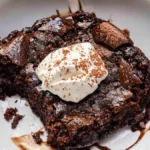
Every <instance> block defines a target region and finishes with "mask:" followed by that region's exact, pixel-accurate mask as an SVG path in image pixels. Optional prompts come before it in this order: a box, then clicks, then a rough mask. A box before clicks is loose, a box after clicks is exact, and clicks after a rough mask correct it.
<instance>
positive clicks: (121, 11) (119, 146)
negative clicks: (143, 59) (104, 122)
mask: <svg viewBox="0 0 150 150" xmlns="http://www.w3.org/2000/svg"><path fill="white" fill-rule="evenodd" d="M72 1H75V0H72ZM82 3H83V4H84V9H85V10H88V11H90V12H96V14H97V16H98V17H100V18H103V19H106V20H107V19H110V18H111V19H112V20H113V23H114V24H116V25H117V26H118V27H120V28H122V29H124V28H128V29H129V30H130V31H131V38H132V39H133V41H134V42H135V45H137V46H138V47H140V48H141V49H142V50H143V51H144V52H145V54H146V55H147V56H148V57H149V58H150V0H83V1H82ZM67 5H68V4H67V0H66V1H65V0H53V1H52V0H0V36H1V37H5V36H7V34H9V33H10V31H12V30H15V29H18V30H20V29H22V28H23V27H25V26H31V25H32V24H33V23H34V22H35V21H36V20H37V19H40V18H43V17H48V16H50V15H52V14H55V10H56V9H58V10H60V12H66V11H67V10H68V9H67V8H68V6H67ZM16 99H19V97H14V98H12V100H10V99H9V101H6V102H2V101H0V150H17V147H15V145H14V144H13V143H12V142H11V140H10V137H13V136H19V135H23V134H27V133H30V132H32V131H37V130H38V129H40V128H41V126H42V124H41V123H40V121H39V119H38V118H37V117H36V116H35V115H33V114H32V112H31V110H30V108H29V107H27V106H25V105H24V103H25V102H24V101H23V102H21V104H20V103H17V105H18V106H17V107H18V108H19V112H20V114H25V115H26V116H25V118H24V119H23V121H21V122H20V124H19V126H18V127H17V129H16V130H11V128H10V126H11V125H10V123H7V122H6V121H5V120H4V119H3V113H4V111H5V109H6V106H14V107H15V105H16V104H15V103H14V101H15V100H16ZM138 135H139V132H136V133H131V131H130V130H129V129H127V128H124V129H123V130H122V131H119V132H118V133H117V134H114V135H112V136H111V137H110V138H109V139H107V140H105V141H104V142H102V145H107V146H108V147H110V148H112V150H124V149H125V148H127V147H128V146H130V145H131V144H132V143H134V141H136V139H137V137H138ZM149 139H150V134H149V132H148V133H147V134H146V135H145V136H144V138H143V139H142V141H141V142H139V143H138V144H137V145H136V146H135V147H133V148H132V150H150V142H149Z"/></svg>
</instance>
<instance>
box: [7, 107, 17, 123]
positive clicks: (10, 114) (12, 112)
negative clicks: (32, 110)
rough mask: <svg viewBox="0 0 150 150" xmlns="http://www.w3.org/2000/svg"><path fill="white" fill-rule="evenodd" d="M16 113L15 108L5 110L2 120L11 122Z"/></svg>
mask: <svg viewBox="0 0 150 150" xmlns="http://www.w3.org/2000/svg"><path fill="white" fill-rule="evenodd" d="M17 111H18V110H17V108H7V109H6V111H5V114H4V118H5V119H6V120H7V121H9V120H11V119H12V118H13V116H14V115H15V114H16V112H17Z"/></svg>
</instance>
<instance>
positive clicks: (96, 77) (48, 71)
mask: <svg viewBox="0 0 150 150" xmlns="http://www.w3.org/2000/svg"><path fill="white" fill-rule="evenodd" d="M36 74H37V76H38V78H39V79H40V80H41V81H42V90H47V91H50V92H51V93H53V94H55V95H58V96H59V97H60V98H61V99H62V100H65V101H70V102H75V103H77V102H79V101H81V100H82V99H84V98H85V97H86V96H87V95H89V94H91V93H93V92H94V91H95V90H96V89H97V87H98V84H100V82H101V81H102V80H104V79H105V78H106V76H107V75H108V71H107V69H106V68H105V64H104V62H103V60H102V59H101V57H100V55H99V54H98V52H97V51H96V50H95V48H94V47H93V46H92V44H90V43H88V42H86V43H78V44H74V45H70V46H68V47H64V48H60V49H57V50H55V51H53V52H51V53H50V54H49V55H48V56H46V58H45V59H44V60H43V61H42V62H41V63H40V64H39V66H38V67H37V69H36Z"/></svg>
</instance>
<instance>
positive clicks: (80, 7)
mask: <svg viewBox="0 0 150 150" xmlns="http://www.w3.org/2000/svg"><path fill="white" fill-rule="evenodd" d="M78 2H79V10H81V11H83V8H82V3H81V1H80V0H78Z"/></svg>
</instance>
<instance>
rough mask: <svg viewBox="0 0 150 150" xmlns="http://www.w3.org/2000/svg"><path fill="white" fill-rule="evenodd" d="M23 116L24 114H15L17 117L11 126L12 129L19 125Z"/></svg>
mask: <svg viewBox="0 0 150 150" xmlns="http://www.w3.org/2000/svg"><path fill="white" fill-rule="evenodd" d="M23 117H24V116H23V115H19V114H16V115H15V118H14V120H13V122H12V124H11V128H12V129H15V128H16V127H17V125H18V123H19V121H20V120H22V119H23Z"/></svg>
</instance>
